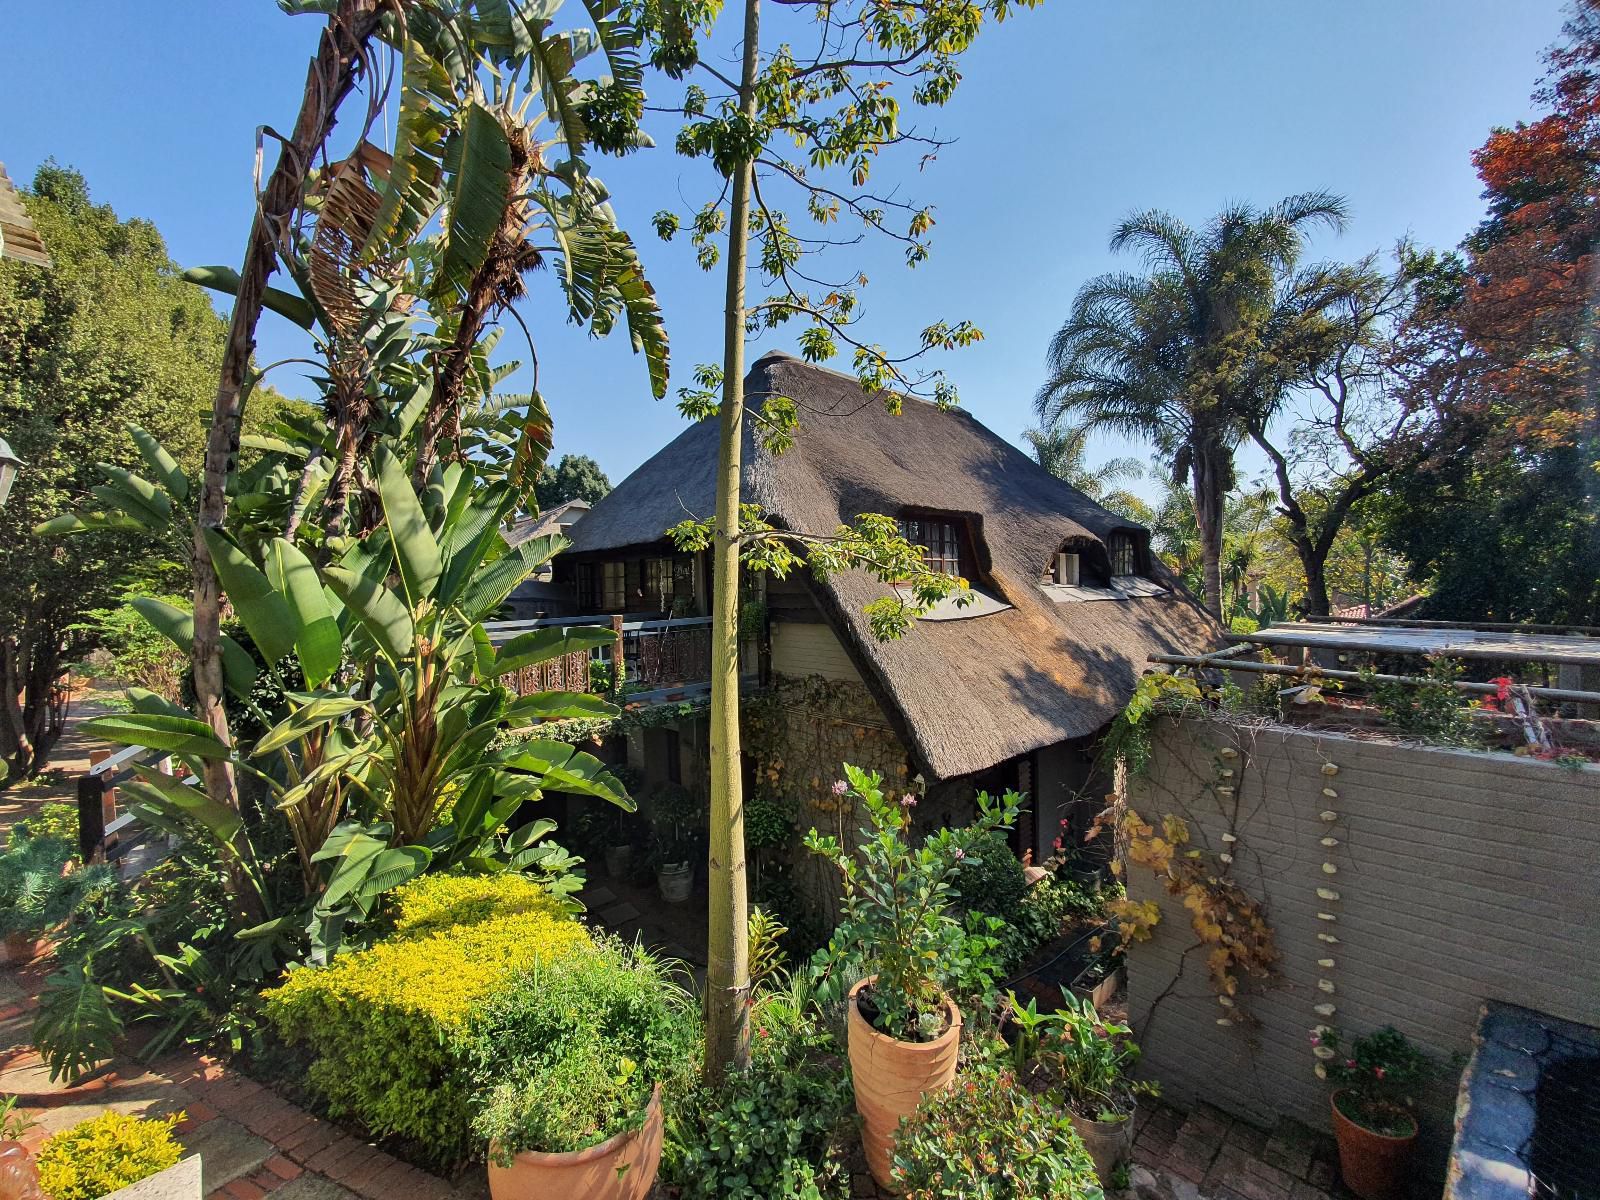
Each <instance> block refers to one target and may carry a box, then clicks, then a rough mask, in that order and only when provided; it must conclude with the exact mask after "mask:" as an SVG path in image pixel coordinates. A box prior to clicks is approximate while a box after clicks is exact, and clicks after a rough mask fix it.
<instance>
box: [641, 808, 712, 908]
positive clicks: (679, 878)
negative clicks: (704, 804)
mask: <svg viewBox="0 0 1600 1200" xmlns="http://www.w3.org/2000/svg"><path fill="white" fill-rule="evenodd" d="M650 810H651V818H652V821H653V823H654V826H655V838H654V845H653V847H652V851H653V856H654V858H655V863H656V886H658V887H659V888H660V889H661V898H662V899H663V900H665V901H666V902H667V903H668V904H682V903H683V902H684V901H686V900H687V899H688V898H689V894H690V892H691V891H692V890H693V888H694V860H695V852H696V837H695V833H696V829H697V825H698V821H699V817H700V806H699V805H698V804H697V803H696V801H695V797H694V794H693V793H692V792H690V791H689V789H688V788H686V787H684V786H683V785H682V784H680V783H658V784H656V785H655V787H653V788H652V789H651V791H650Z"/></svg>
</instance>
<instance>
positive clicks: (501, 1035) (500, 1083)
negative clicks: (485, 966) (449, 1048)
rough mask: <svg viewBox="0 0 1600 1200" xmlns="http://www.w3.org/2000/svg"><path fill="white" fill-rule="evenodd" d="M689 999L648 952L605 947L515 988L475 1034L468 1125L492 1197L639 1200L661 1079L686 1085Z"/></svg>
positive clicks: (655, 1155) (652, 1157)
mask: <svg viewBox="0 0 1600 1200" xmlns="http://www.w3.org/2000/svg"><path fill="white" fill-rule="evenodd" d="M698 1035H699V1028H698V1023H697V1021H696V1018H695V1005H694V1001H693V998H692V997H690V995H689V994H688V993H687V992H686V991H684V989H683V988H682V987H680V986H679V985H678V984H676V983H675V982H674V981H672V980H671V979H669V978H668V977H667V974H666V970H665V968H664V967H663V966H662V965H661V964H660V963H659V962H658V961H657V960H655V959H653V958H651V957H650V956H649V955H648V954H646V953H644V952H643V951H639V950H632V949H625V948H624V947H622V946H621V945H620V944H619V943H614V942H613V943H603V944H601V945H599V946H597V947H596V949H595V952H593V953H584V954H577V955H574V956H572V957H571V958H567V959H562V960H558V961H552V962H546V963H543V964H541V966H540V967H538V968H537V969H535V970H534V971H530V972H529V973H528V974H527V975H525V976H523V977H522V978H520V979H518V980H517V981H515V983H514V984H513V985H512V986H511V987H510V988H508V989H507V990H506V992H505V993H504V994H502V995H501V996H500V997H498V998H497V999H496V1000H495V1002H494V1003H493V1004H492V1005H491V1006H490V1009H489V1011H488V1012H487V1013H486V1015H485V1018H484V1020H483V1021H482V1022H481V1023H480V1024H479V1026H478V1028H477V1029H476V1030H475V1032H474V1042H473V1050H472V1055H471V1057H472V1059H473V1062H474V1069H475V1072H476V1073H477V1075H478V1077H479V1078H480V1080H481V1083H482V1090H481V1092H480V1095H479V1100H478V1105H477V1108H478V1111H477V1115H476V1117H475V1118H474V1121H473V1129H474V1131H475V1132H477V1133H478V1134H479V1135H480V1136H482V1137H485V1138H486V1139H487V1140H488V1143H489V1153H488V1158H489V1165H488V1171H489V1193H490V1195H491V1196H492V1197H493V1200H569V1198H576V1197H580V1196H581V1197H583V1198H584V1200H643V1198H644V1197H645V1196H646V1195H647V1194H649V1192H650V1189H651V1187H652V1186H653V1185H654V1183H655V1178H656V1170H657V1168H658V1166H659V1165H660V1161H661V1146H662V1137H663V1128H664V1122H663V1117H662V1109H661V1093H662V1087H663V1084H665V1083H669V1082H670V1083H673V1084H674V1085H676V1084H677V1083H678V1082H680V1081H686V1079H687V1077H688V1075H689V1073H690V1072H692V1070H693V1064H694V1050H695V1046H696V1043H697V1038H698Z"/></svg>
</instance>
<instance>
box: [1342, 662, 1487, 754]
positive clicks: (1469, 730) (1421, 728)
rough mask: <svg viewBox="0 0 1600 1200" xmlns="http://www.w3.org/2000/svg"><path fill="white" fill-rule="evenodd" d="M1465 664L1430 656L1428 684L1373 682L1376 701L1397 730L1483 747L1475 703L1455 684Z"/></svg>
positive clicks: (1452, 743) (1435, 741)
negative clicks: (1475, 719)
mask: <svg viewBox="0 0 1600 1200" xmlns="http://www.w3.org/2000/svg"><path fill="white" fill-rule="evenodd" d="M1461 673H1462V667H1461V663H1460V661H1459V660H1457V659H1453V658H1449V657H1446V656H1444V655H1434V656H1431V657H1430V658H1429V659H1428V665H1427V669H1426V671H1425V672H1424V674H1423V676H1422V678H1423V679H1425V680H1426V682H1424V683H1383V684H1372V685H1369V686H1371V687H1372V702H1373V703H1374V704H1376V705H1377V706H1378V709H1379V711H1380V712H1382V714H1383V719H1384V721H1385V722H1386V723H1387V724H1388V725H1390V726H1391V727H1392V728H1393V729H1395V730H1396V731H1397V732H1400V733H1403V734H1406V735H1407V736H1409V737H1414V738H1416V739H1418V740H1419V741H1424V742H1428V743H1431V744H1433V745H1438V746H1481V745H1482V739H1481V738H1479V736H1478V734H1477V732H1476V730H1474V729H1473V726H1472V705H1471V702H1470V701H1469V700H1468V698H1467V695H1466V693H1465V692H1462V691H1459V690H1457V689H1456V687H1455V682H1456V680H1458V679H1460V678H1461Z"/></svg>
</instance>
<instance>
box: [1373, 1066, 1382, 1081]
mask: <svg viewBox="0 0 1600 1200" xmlns="http://www.w3.org/2000/svg"><path fill="white" fill-rule="evenodd" d="M1372 1073H1373V1074H1374V1075H1376V1076H1377V1077H1378V1078H1379V1079H1382V1078H1383V1068H1382V1067H1373V1068H1372Z"/></svg>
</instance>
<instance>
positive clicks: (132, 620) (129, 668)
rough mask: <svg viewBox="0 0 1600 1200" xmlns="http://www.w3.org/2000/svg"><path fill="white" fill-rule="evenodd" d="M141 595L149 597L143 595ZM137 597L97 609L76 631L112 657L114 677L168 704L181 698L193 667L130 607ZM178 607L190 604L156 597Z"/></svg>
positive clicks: (179, 598)
mask: <svg viewBox="0 0 1600 1200" xmlns="http://www.w3.org/2000/svg"><path fill="white" fill-rule="evenodd" d="M136 594H138V595H146V594H148V593H145V592H142V591H141V592H139V593H136ZM132 598H133V595H132V594H130V595H127V596H124V597H123V599H122V603H120V604H118V605H116V606H115V607H109V608H95V609H91V610H90V611H89V612H87V613H85V614H84V619H83V620H82V621H81V622H79V623H78V624H76V625H74V626H73V627H72V632H73V633H75V634H80V635H82V636H83V638H84V639H86V641H88V642H89V643H90V644H93V645H94V646H95V647H96V648H98V649H99V650H101V651H103V652H105V653H106V654H107V655H109V657H110V675H111V677H112V678H113V679H116V680H117V681H119V682H121V683H124V684H127V685H129V686H131V687H140V688H145V689H147V690H149V691H152V692H155V693H157V694H158V695H161V696H165V697H166V698H167V699H168V700H176V699H178V698H179V694H180V681H181V680H182V679H183V676H184V674H185V673H186V672H187V671H188V669H189V663H188V660H187V658H186V657H185V656H184V654H183V653H182V651H180V650H179V649H178V648H177V647H176V646H174V645H173V644H172V642H171V641H170V640H169V639H168V638H166V637H164V636H162V634H161V633H160V632H158V631H157V630H156V629H155V628H154V627H153V626H151V624H150V622H149V621H147V620H145V618H144V617H142V616H140V615H139V613H138V612H137V611H136V610H135V609H133V608H132V607H130V606H129V604H128V603H127V602H128V600H131V599H132ZM153 598H154V599H157V600H160V601H162V602H164V603H167V604H171V605H174V606H178V605H183V604H185V603H187V598H186V597H184V596H179V595H174V594H160V595H156V596H154V597H153Z"/></svg>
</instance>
